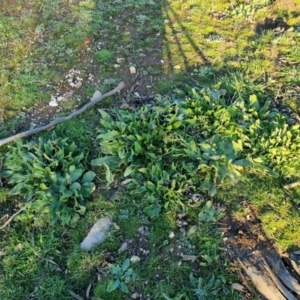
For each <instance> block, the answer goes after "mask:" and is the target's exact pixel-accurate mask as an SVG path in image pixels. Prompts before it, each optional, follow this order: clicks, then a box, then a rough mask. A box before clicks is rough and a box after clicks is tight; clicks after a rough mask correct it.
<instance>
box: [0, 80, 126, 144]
mask: <svg viewBox="0 0 300 300" xmlns="http://www.w3.org/2000/svg"><path fill="white" fill-rule="evenodd" d="M124 87H125V84H124V82H120V83H119V85H118V86H117V87H116V88H114V89H113V90H112V91H110V92H107V93H106V94H104V95H102V94H101V93H100V92H99V91H96V92H95V93H94V95H93V97H92V99H91V101H90V102H89V103H87V104H85V105H84V106H83V107H81V108H80V109H78V110H75V111H74V112H72V113H71V114H70V115H68V116H66V117H61V118H57V119H55V120H54V121H52V122H51V123H49V124H47V125H45V126H42V127H39V128H35V129H31V130H27V131H24V132H21V133H18V134H16V135H13V136H11V137H8V138H6V139H2V140H0V146H3V145H5V144H7V143H10V142H12V141H16V140H18V139H20V138H23V137H26V136H30V135H33V134H35V133H38V132H41V131H44V130H47V129H49V128H51V127H53V126H54V125H56V124H59V123H62V122H64V121H66V120H69V119H72V118H74V117H75V116H78V115H79V114H81V113H83V112H85V111H86V110H87V109H88V108H90V107H91V106H93V105H95V104H96V103H98V102H100V101H101V100H103V99H104V98H107V97H109V96H111V95H113V94H115V93H117V92H120V91H121V90H122V89H123V88H124Z"/></svg>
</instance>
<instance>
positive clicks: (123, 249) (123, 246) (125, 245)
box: [118, 242, 128, 254]
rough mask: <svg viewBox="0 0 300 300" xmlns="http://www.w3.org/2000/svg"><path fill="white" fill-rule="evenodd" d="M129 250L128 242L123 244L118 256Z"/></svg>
mask: <svg viewBox="0 0 300 300" xmlns="http://www.w3.org/2000/svg"><path fill="white" fill-rule="evenodd" d="M127 248H128V244H127V242H125V243H123V244H122V245H121V247H120V248H119V250H118V254H120V253H122V252H124V251H126V250H127Z"/></svg>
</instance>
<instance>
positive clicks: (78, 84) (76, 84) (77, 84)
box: [74, 81, 82, 89]
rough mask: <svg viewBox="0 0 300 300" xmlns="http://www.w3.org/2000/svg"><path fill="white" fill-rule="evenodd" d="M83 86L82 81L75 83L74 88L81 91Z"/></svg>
mask: <svg viewBox="0 0 300 300" xmlns="http://www.w3.org/2000/svg"><path fill="white" fill-rule="evenodd" d="M81 86H82V82H81V81H77V82H76V83H75V85H74V87H75V88H76V89H79V88H80V87H81Z"/></svg>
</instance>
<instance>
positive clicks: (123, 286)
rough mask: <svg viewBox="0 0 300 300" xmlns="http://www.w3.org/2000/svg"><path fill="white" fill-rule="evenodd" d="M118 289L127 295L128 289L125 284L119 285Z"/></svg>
mask: <svg viewBox="0 0 300 300" xmlns="http://www.w3.org/2000/svg"><path fill="white" fill-rule="evenodd" d="M120 289H121V291H122V292H124V293H129V291H128V287H127V285H126V283H125V282H121V283H120Z"/></svg>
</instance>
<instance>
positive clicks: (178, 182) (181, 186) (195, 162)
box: [92, 87, 300, 218]
mask: <svg viewBox="0 0 300 300" xmlns="http://www.w3.org/2000/svg"><path fill="white" fill-rule="evenodd" d="M186 93H187V95H188V96H187V97H186V98H185V99H183V100H176V101H173V100H172V99H168V98H160V99H158V100H157V105H156V106H150V105H146V106H144V107H142V108H140V109H138V110H137V111H135V112H130V111H124V110H121V111H117V112H114V114H115V117H112V116H111V115H109V114H108V113H107V112H105V111H104V110H100V113H101V116H102V119H101V124H102V126H103V127H102V128H100V129H99V132H100V134H99V135H98V137H97V138H98V140H99V144H100V147H101V153H102V157H99V158H97V159H94V160H93V161H92V164H93V165H95V166H100V165H104V166H105V167H106V174H107V176H106V177H107V181H108V184H111V183H112V182H113V181H114V176H115V175H118V176H122V177H131V180H130V183H129V184H128V185H127V186H128V188H129V190H132V191H133V192H134V193H138V194H143V197H141V198H142V199H143V200H142V201H143V202H144V204H143V205H144V209H143V210H144V212H145V213H147V214H148V215H149V216H151V217H155V216H158V215H159V213H160V212H161V211H162V209H163V208H165V209H168V208H169V207H171V206H172V207H176V206H178V205H180V206H182V208H184V206H185V205H186V203H187V201H188V199H187V195H186V194H185V192H184V191H185V186H186V185H190V186H197V187H199V189H200V190H201V191H207V193H208V194H209V195H210V196H214V195H215V194H216V192H217V187H218V186H219V185H221V184H222V183H223V182H224V180H230V181H231V182H232V183H233V184H236V183H237V182H238V180H240V178H241V177H242V172H243V170H244V169H245V168H246V169H247V170H248V171H250V172H253V173H257V172H260V173H270V172H273V174H275V175H284V176H287V175H289V176H297V167H296V166H298V165H299V160H297V159H296V157H297V153H299V151H300V138H299V135H298V134H297V132H298V128H299V126H298V125H293V126H290V125H288V123H287V119H286V118H285V117H284V116H282V115H280V114H279V112H278V111H277V110H276V109H274V108H272V107H271V105H270V102H265V103H264V104H263V105H261V104H260V102H259V100H258V98H257V96H256V95H250V96H249V98H248V99H246V100H244V99H241V96H240V95H234V96H231V99H230V102H229V103H228V98H226V97H227V96H226V93H225V92H224V91H220V90H216V89H202V90H197V89H191V88H189V87H187V88H186ZM175 161H176V162H175ZM206 209H207V210H209V211H206V212H205V214H204V215H205V216H208V215H211V213H212V207H209V208H208V207H206ZM213 215H215V213H213ZM205 218H206V217H205ZM209 218H210V217H209Z"/></svg>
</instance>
